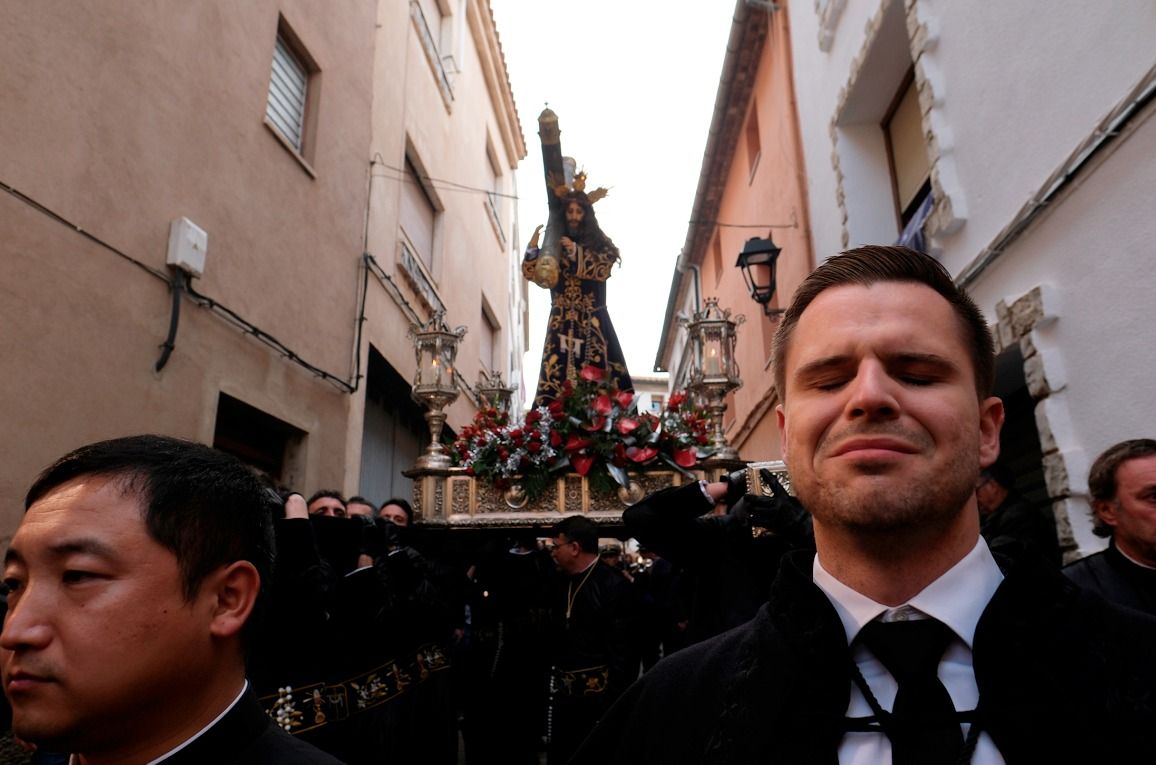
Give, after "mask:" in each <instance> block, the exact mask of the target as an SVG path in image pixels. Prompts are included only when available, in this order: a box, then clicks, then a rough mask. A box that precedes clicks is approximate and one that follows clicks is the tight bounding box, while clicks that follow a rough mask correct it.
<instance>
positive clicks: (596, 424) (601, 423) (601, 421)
mask: <svg viewBox="0 0 1156 765" xmlns="http://www.w3.org/2000/svg"><path fill="white" fill-rule="evenodd" d="M605 426H606V418H605V417H603V416H602V415H598V416H597V417H595V418H594V419H593V420H591V421H590V422H587V423H584V424H583V425H582V429H583V430H588V431H590V432H591V433H597V432H598V431H600V430H602V428H603V427H605Z"/></svg>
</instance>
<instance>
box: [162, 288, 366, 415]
mask: <svg viewBox="0 0 1156 765" xmlns="http://www.w3.org/2000/svg"><path fill="white" fill-rule="evenodd" d="M185 291H187V292H188V293H189V297H191V298H192V299H193V300H195V301H196V302H197V303H198V304H200V305H201V306H202V307H204V308H208V309H210V310H211V311H213V312H214V313H216V314H217V315H218V316H221V317H223V318H224V319H226V320H227V321H228V322H229V323H231V324H233V325H234V326H236V327H238V328H239V329H243V330H244V331H245V334H247V335H251V336H252V337H254V338H255V339H257V340H259V341H260V342H262V343H264V344H265V345H267V346H269V347H270V348H272V349H273V350H275V351H277V353H279V354H280V355H281V356H283V357H284V358H286V359H288V360H289V361H292V362H293V363H294V364H296V365H298V366H300V367H303V368H305V369H307V370H309V371H310V372H312V373H313V374H314V375H316V376H317V377H320V378H321V379H322V380H324V381H325V382H327V383H329V384H331V385H333V386H334V387H335V388H337V389H338V390H340V391H341V392H343V393H353V392H354V391H356V390H357V382H358V378H359V377H360V376H358V378H355V379H354V382H353V383H349V382H346V381H345V380H343V379H341V378H340V377H338V376H337V375H335V374H332V373H330V372H326V371H325V370H324V369H321V368H320V367H317V366H314V365H313V364H310V363H309V362H308V361H306V360H305V359H303V358H301V357H300V356H298V355H297V353H296V352H295V351H293V350H292V349H291V348H290V347H289V346H287V345H285V344H284V343H283V342H281V341H280V340H278V339H277V338H275V337H273V336H272V335H271V334H269V333H268V332H266V331H265V330H263V329H261V328H260V327H258V326H257V325H255V324H253V323H252V322H250V321H249V320H248V319H245V318H244V317H242V316H241V315H240V314H238V313H237V312H236V311H234V310H233V309H232V308H229V307H228V306H226V305H224V304H222V303H220V302H218V301H216V300H214V299H213V298H211V297H209V296H208V295H202V294H201V293H199V292H197V291H196V290H194V289H193V288H192V285H189V286H187V287H185ZM359 324H360V322H359Z"/></svg>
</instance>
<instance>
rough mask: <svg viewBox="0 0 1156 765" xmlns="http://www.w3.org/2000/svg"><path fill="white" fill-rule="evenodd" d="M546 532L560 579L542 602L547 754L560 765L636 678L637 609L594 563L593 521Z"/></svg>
mask: <svg viewBox="0 0 1156 765" xmlns="http://www.w3.org/2000/svg"><path fill="white" fill-rule="evenodd" d="M550 534H551V536H552V538H553V547H552V548H551V555H552V556H553V558H554V564H555V565H556V566H557V567H558V569H559V571H560V572H561V574H562V576H561V578H560V579H559V580H558V583H557V584H556V586H555V590H554V593H553V595H552V597H551V601H550V605H551V612H552V613H551V630H550V635H549V638H550V639H549V641H548V644H549V645H550V646H551V649H552V650H551V654H552V655H551V656H550V660H551V664H552V668H551V677H550V712H549V738H550V746H549V752H548V754H549V762H550V764H551V765H560V764H562V763H566V762H568V761H569V759H570V755H571V754H572V753H573V752H574V749H576V748H577V746H578V744H579V743H581V742H582V739H583V738H585V737H586V735H587V734H588V733H589V732H590V729H591V728H593V727H594V724H595V723H596V722H597V721H598V718H599V717H601V716H602V713H603V712H605V711H606V709H607V708H608V707H609V706H610V704H611V703H612V702H613V701H614V700H615V699H616V698H618V696H620V695H621V694H622V692H623V691H624V690H626V687H627V686H628V685H630V683H631V681H632V680H634V678H635V677H637V676H638V664H639V655H638V652H637V649H636V647H635V641H634V631H635V629H636V615H637V608H636V604H635V601H634V593H633V589H632V588H631V586H630V583H629V582H628V581H627V580H626V578H625V577H623V576H622V574H621V573H620V572H619V571H618V570H616V569H614V568H611V567H610V566H608V565H606V564H605V563H603V562H602V561H601V560H600V559H599V557H598V530H597V527H596V526H595V525H594V524H593V522H591V521H590V520H589V519H588V518H584V517H582V516H579V515H572V516H570V517H568V518H565V519H563V520H562V521H560V522H558V523H557V524H556V525H555V526H554V528H553V529H551V532H550Z"/></svg>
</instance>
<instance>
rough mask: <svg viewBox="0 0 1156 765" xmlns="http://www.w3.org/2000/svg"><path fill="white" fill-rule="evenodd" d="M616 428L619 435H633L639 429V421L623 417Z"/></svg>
mask: <svg viewBox="0 0 1156 765" xmlns="http://www.w3.org/2000/svg"><path fill="white" fill-rule="evenodd" d="M616 427H617V428H618V432H619V433H621V434H622V435H624V436H626V435H629V434H631V433H633V432H634V431H635V430H636V429H637V428H638V420H635V419H632V418H630V417H622V418H621V419H619V420H618V424H617V426H616Z"/></svg>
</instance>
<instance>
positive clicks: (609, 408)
mask: <svg viewBox="0 0 1156 765" xmlns="http://www.w3.org/2000/svg"><path fill="white" fill-rule="evenodd" d="M590 408H591V409H593V410H594V411H595V412H597V413H598V414H610V413H611V412H613V411H614V404H613V403H612V402H611V401H610V396H607V395H606V394H605V393H603V394H602V395H600V396H598V397H597V398H595V399H594V401H593V402H592V403H591V404H590Z"/></svg>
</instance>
